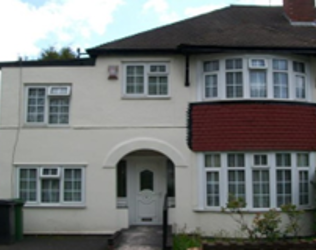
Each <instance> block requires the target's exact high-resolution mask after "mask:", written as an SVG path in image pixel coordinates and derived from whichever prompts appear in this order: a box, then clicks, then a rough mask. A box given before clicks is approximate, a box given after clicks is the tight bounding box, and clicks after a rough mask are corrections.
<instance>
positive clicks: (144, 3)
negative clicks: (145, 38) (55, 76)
mask: <svg viewBox="0 0 316 250" xmlns="http://www.w3.org/2000/svg"><path fill="white" fill-rule="evenodd" d="M231 4H235V5H245V4H246V5H281V4H282V0H0V30H1V37H0V61H2V62H3V61H16V60H18V58H19V57H22V58H23V59H24V60H34V59H37V58H38V57H39V55H40V52H41V51H42V50H43V49H45V48H49V47H52V46H53V47H55V48H57V49H58V48H61V47H65V46H66V47H71V48H72V49H74V50H76V49H77V48H80V49H81V51H84V50H85V49H87V48H91V47H95V46H98V45H100V44H103V43H106V42H110V41H113V40H116V39H119V38H124V37H126V36H129V35H133V34H136V33H139V32H142V31H146V30H149V29H153V28H156V27H159V26H163V25H166V24H169V23H172V22H176V21H180V20H183V19H187V18H190V17H192V16H196V15H199V14H202V13H205V12H209V11H213V10H215V9H219V8H223V7H225V6H229V5H231Z"/></svg>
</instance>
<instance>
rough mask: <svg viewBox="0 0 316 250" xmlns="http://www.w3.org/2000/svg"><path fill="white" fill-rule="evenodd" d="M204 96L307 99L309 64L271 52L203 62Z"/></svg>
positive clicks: (214, 97) (219, 97)
mask: <svg viewBox="0 0 316 250" xmlns="http://www.w3.org/2000/svg"><path fill="white" fill-rule="evenodd" d="M201 66H202V71H203V72H202V74H203V76H202V79H203V81H202V85H201V86H202V91H201V93H202V94H203V95H202V98H201V99H203V100H212V99H213V100H218V99H242V98H244V99H278V100H284V99H287V100H300V101H302V100H307V99H309V96H308V93H309V92H308V90H309V85H308V72H309V71H308V64H307V63H306V62H302V61H297V60H293V59H291V58H281V57H280V58H278V57H275V56H270V55H261V56H252V55H245V56H243V58H229V57H228V58H227V57H223V58H221V59H218V58H214V59H212V60H205V61H203V63H202V65H201Z"/></svg>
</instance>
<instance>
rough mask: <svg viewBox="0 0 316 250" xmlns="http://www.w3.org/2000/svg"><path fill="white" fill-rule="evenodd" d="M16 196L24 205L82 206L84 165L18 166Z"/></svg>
mask: <svg viewBox="0 0 316 250" xmlns="http://www.w3.org/2000/svg"><path fill="white" fill-rule="evenodd" d="M17 170H18V197H19V198H20V199H22V200H24V201H26V202H27V204H34V205H35V204H36V205H40V204H41V205H65V206H67V205H82V204H83V202H84V199H83V191H84V168H83V167H79V166H30V167H29V166H19V167H18V168H17Z"/></svg>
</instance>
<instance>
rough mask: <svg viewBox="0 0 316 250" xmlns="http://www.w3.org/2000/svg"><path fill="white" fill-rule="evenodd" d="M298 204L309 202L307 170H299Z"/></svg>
mask: <svg viewBox="0 0 316 250" xmlns="http://www.w3.org/2000/svg"><path fill="white" fill-rule="evenodd" d="M299 204H300V205H308V204H309V180H308V171H299Z"/></svg>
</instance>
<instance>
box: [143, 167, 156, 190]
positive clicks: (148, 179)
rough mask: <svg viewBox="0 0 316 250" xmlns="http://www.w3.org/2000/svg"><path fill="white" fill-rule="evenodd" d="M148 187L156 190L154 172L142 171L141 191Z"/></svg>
mask: <svg viewBox="0 0 316 250" xmlns="http://www.w3.org/2000/svg"><path fill="white" fill-rule="evenodd" d="M146 189H148V190H152V191H154V174H153V172H152V171H149V170H144V171H142V172H141V173H140V191H142V190H146Z"/></svg>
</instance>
